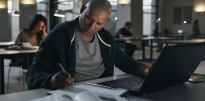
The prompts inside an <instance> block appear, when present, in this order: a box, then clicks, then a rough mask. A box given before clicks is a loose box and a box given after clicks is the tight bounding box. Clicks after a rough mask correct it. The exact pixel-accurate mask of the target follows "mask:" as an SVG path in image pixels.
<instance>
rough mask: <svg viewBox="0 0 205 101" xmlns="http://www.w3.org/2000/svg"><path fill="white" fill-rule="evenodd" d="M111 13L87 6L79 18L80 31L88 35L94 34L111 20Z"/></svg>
mask: <svg viewBox="0 0 205 101" xmlns="http://www.w3.org/2000/svg"><path fill="white" fill-rule="evenodd" d="M109 16H110V14H108V13H106V12H104V11H101V10H97V9H92V10H91V9H89V8H86V9H85V10H84V11H83V12H82V14H81V16H80V19H79V25H80V31H81V33H82V34H85V35H87V36H93V35H94V34H95V33H96V32H97V31H99V30H101V29H102V28H103V27H104V26H105V24H106V23H107V22H108V20H109Z"/></svg>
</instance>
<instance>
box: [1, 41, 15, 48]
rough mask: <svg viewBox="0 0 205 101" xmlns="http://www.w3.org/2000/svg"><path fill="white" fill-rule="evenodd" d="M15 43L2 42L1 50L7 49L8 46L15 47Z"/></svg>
mask: <svg viewBox="0 0 205 101" xmlns="http://www.w3.org/2000/svg"><path fill="white" fill-rule="evenodd" d="M13 44H14V42H0V48H6V47H8V46H11V45H13Z"/></svg>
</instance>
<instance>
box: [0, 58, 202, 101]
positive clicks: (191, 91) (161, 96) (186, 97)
mask: <svg viewBox="0 0 205 101" xmlns="http://www.w3.org/2000/svg"><path fill="white" fill-rule="evenodd" d="M200 72H201V73H202V74H205V62H204V61H203V62H201V63H200V64H199V66H198V68H197V69H196V71H195V73H200ZM130 76H132V75H129V74H124V75H118V76H112V77H107V78H101V79H96V80H90V81H87V82H93V83H98V82H105V81H110V80H116V79H121V78H126V77H130ZM82 83H84V82H80V83H75V85H78V84H82ZM47 91H49V90H47V89H37V90H30V91H24V92H19V93H12V94H5V95H0V100H1V101H14V99H15V101H27V100H33V99H37V98H41V97H45V96H47ZM204 94H205V84H203V83H189V82H187V83H185V84H182V85H178V86H175V87H171V88H167V89H164V90H161V91H157V92H154V93H151V94H147V95H144V96H130V95H129V96H127V97H126V98H127V99H128V101H204V99H205V96H204Z"/></svg>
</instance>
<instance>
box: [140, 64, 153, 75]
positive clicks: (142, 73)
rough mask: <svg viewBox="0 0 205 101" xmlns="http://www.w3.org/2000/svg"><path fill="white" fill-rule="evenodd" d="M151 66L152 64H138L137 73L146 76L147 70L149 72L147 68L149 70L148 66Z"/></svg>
mask: <svg viewBox="0 0 205 101" xmlns="http://www.w3.org/2000/svg"><path fill="white" fill-rule="evenodd" d="M151 66H152V65H148V66H140V67H139V68H138V73H139V74H141V75H143V76H144V77H146V76H147V74H148V72H149V70H150V68H151Z"/></svg>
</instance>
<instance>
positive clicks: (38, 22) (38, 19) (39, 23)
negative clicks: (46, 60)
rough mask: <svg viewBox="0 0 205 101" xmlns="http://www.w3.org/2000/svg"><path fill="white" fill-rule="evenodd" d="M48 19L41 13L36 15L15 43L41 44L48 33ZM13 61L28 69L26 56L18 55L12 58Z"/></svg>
mask: <svg viewBox="0 0 205 101" xmlns="http://www.w3.org/2000/svg"><path fill="white" fill-rule="evenodd" d="M46 24H47V19H46V18H45V17H44V16H43V15H40V14H37V15H35V16H34V18H33V19H32V20H31V23H30V25H29V27H28V28H27V29H25V28H24V29H22V30H21V31H20V33H19V35H18V37H17V39H16V41H15V45H21V44H22V42H29V43H30V44H31V45H33V46H39V44H40V41H41V40H42V39H43V38H44V37H45V36H46V35H47V33H46ZM11 61H12V63H13V62H15V63H16V64H18V65H19V66H22V67H23V69H26V68H27V67H26V66H27V64H26V58H25V57H16V58H14V59H12V60H11Z"/></svg>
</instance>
